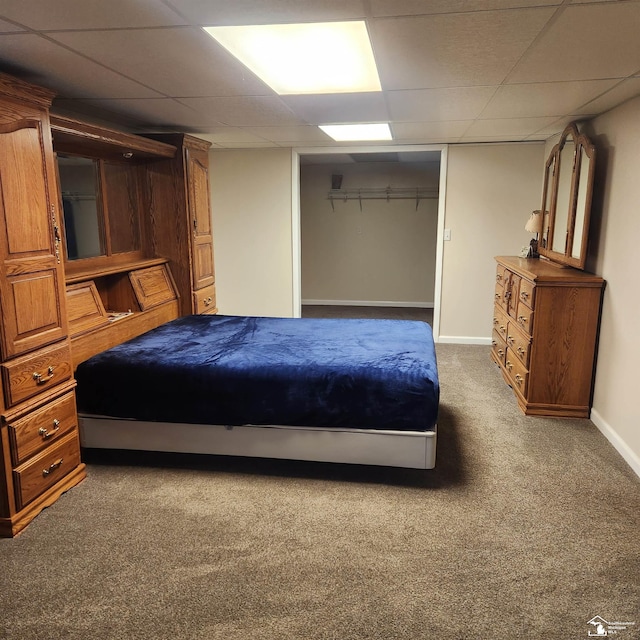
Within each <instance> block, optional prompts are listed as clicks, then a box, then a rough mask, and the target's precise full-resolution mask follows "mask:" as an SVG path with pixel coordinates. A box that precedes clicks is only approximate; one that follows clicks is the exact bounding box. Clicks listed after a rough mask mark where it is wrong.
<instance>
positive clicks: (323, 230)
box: [293, 145, 447, 339]
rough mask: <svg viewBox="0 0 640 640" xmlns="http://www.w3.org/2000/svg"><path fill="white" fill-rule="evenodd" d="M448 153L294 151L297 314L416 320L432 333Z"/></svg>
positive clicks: (420, 149) (436, 149)
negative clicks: (427, 326)
mask: <svg viewBox="0 0 640 640" xmlns="http://www.w3.org/2000/svg"><path fill="white" fill-rule="evenodd" d="M446 150H447V149H446V146H433V145H429V146H426V145H425V146H411V147H386V148H384V147H377V148H364V149H363V148H353V149H340V152H339V153H336V151H335V149H332V150H328V149H300V150H298V151H297V152H296V153H295V154H294V156H295V157H294V159H293V165H294V166H293V172H294V176H293V177H294V179H293V184H294V203H293V205H294V206H293V212H294V224H293V229H294V234H293V235H294V241H293V245H294V247H293V251H294V260H293V263H294V304H293V309H294V313H295V312H296V311H297V315H298V317H342V318H346V317H359V318H392V319H395V318H400V319H415V320H422V321H425V322H428V323H429V324H431V326H432V327H433V329H434V336H435V337H436V339H437V335H438V329H439V308H440V284H441V271H442V239H443V231H444V195H445V194H444V187H445V185H446ZM296 187H297V192H296ZM296 214H297V215H296Z"/></svg>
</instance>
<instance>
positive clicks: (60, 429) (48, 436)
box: [8, 391, 78, 466]
mask: <svg viewBox="0 0 640 640" xmlns="http://www.w3.org/2000/svg"><path fill="white" fill-rule="evenodd" d="M77 426H78V418H77V414H76V397H75V393H74V392H73V391H71V392H70V393H67V394H65V395H64V396H62V397H60V398H56V399H55V400H53V401H52V402H48V403H47V404H46V405H44V406H43V407H40V408H39V409H36V410H35V411H32V412H31V413H30V414H28V415H27V416H26V417H24V418H21V419H19V420H15V421H11V422H9V424H8V430H9V440H10V442H11V457H12V461H13V464H14V466H18V465H19V464H22V463H23V462H25V460H27V459H29V458H30V457H31V456H33V455H35V454H36V453H38V451H41V450H42V449H44V448H46V447H48V446H49V445H50V444H52V443H53V442H56V441H58V440H60V439H61V438H62V436H64V435H66V434H67V433H69V432H70V431H71V430H72V429H75V428H76V427H77Z"/></svg>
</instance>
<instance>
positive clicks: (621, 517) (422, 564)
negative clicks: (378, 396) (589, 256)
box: [0, 345, 640, 640]
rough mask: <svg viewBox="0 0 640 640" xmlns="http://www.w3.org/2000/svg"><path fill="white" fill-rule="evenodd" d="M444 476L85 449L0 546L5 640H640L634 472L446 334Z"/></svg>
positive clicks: (579, 426)
mask: <svg viewBox="0 0 640 640" xmlns="http://www.w3.org/2000/svg"><path fill="white" fill-rule="evenodd" d="M438 359H439V370H440V380H441V385H442V406H441V413H440V419H439V441H438V461H437V468H436V469H435V470H433V471H415V470H398V469H386V468H372V467H351V466H339V465H329V464H312V463H299V462H276V461H267V460H250V459H225V458H215V457H211V458H206V457H199V456H169V455H140V454H123V453H115V454H114V453H110V454H100V455H97V454H96V453H95V452H93V453H91V452H85V459H86V461H87V462H88V463H89V464H88V471H89V476H88V478H87V480H85V481H84V482H83V483H82V484H81V485H79V486H78V487H76V488H75V489H73V490H71V491H69V492H68V493H67V494H65V495H64V496H63V497H62V498H61V499H60V500H59V501H58V502H57V503H56V504H55V505H54V506H52V507H51V508H49V509H47V510H46V511H45V512H43V513H42V514H41V515H40V516H39V517H38V518H36V520H35V521H34V522H33V523H32V524H31V525H30V526H29V527H28V528H27V529H26V530H25V531H24V532H23V533H22V534H21V535H20V536H18V537H17V538H16V539H13V540H0V567H1V574H0V611H1V615H0V638H3V639H6V640H19V639H20V640H39V639H43V640H44V639H47V640H51V639H56V640H58V639H62V638H65V639H74V640H75V639H87V638H89V639H96V640H97V639H100V640H111V639H113V640H115V639H118V640H122V639H125V640H134V639H140V640H147V639H149V640H159V639H169V638H171V639H179V640H182V639H184V640H187V639H188V640H214V639H220V640H222V639H224V640H292V639H296V640H320V639H323V640H325V639H326V640H363V639H372V640H373V639H376V640H390V639H396V638H397V639H403V640H404V639H406V640H419V639H420V640H421V639H426V638H438V639H451V640H463V639H469V640H476V639H478V640H479V639H491V640H493V639H508V640H513V639H520V638H527V639H528V638H531V639H536V640H547V639H558V640H560V639H562V640H565V639H566V640H581V639H586V638H587V637H588V633H589V631H591V632H594V630H595V628H594V627H593V626H589V625H588V621H589V620H591V619H592V618H593V617H594V616H597V615H599V616H601V617H602V618H604V619H605V620H607V621H609V622H612V621H621V622H635V623H636V624H635V625H633V626H629V627H628V628H627V629H626V630H624V631H622V630H621V631H619V632H618V634H617V635H616V636H615V637H617V638H619V639H620V640H631V639H632V638H639V637H640V606H639V605H640V597H639V596H640V543H639V534H640V481H639V480H638V478H637V477H636V476H635V475H634V474H633V473H632V471H631V470H630V469H629V468H628V467H627V465H626V464H625V462H624V461H623V460H622V459H621V458H620V457H619V456H618V454H617V453H616V452H615V451H614V450H613V448H612V447H611V446H610V445H609V444H608V442H607V441H606V440H605V439H604V437H603V436H602V435H601V434H600V433H599V432H598V430H597V429H596V428H595V427H594V426H593V425H592V424H591V423H590V422H589V421H588V420H557V419H556V420H551V419H540V418H526V417H524V416H523V415H522V414H521V413H520V412H519V411H518V409H517V408H516V404H515V400H514V398H513V395H512V392H511V390H510V389H509V388H508V387H506V386H505V385H504V383H503V381H502V378H501V376H500V374H499V372H498V371H497V369H496V368H495V367H494V366H493V365H492V364H491V362H490V359H489V348H488V347H475V346H455V345H439V346H438Z"/></svg>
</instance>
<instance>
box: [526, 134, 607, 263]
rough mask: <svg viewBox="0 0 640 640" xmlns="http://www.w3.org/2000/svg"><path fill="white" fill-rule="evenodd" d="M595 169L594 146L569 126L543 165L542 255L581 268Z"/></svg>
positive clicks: (585, 246) (584, 252) (585, 255)
mask: <svg viewBox="0 0 640 640" xmlns="http://www.w3.org/2000/svg"><path fill="white" fill-rule="evenodd" d="M594 169H595V147H594V146H593V145H592V144H591V141H590V140H589V138H587V136H586V135H584V134H583V133H580V132H579V131H578V128H577V127H576V125H575V124H574V123H572V124H570V125H569V126H567V127H566V129H565V130H564V131H563V133H562V136H561V137H560V141H559V142H558V144H557V145H556V146H555V147H554V148H553V150H552V151H551V153H550V155H549V158H548V159H547V162H546V164H545V174H544V185H543V193H542V211H543V216H542V237H541V240H540V243H539V246H538V251H539V253H540V255H541V256H544V257H545V258H548V259H549V260H552V261H553V262H556V263H559V264H563V265H566V266H570V267H574V268H576V269H584V266H585V262H586V257H587V241H588V237H589V217H590V211H591V194H592V189H593V176H594Z"/></svg>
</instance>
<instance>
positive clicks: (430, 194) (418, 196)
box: [327, 187, 438, 211]
mask: <svg viewBox="0 0 640 640" xmlns="http://www.w3.org/2000/svg"><path fill="white" fill-rule="evenodd" d="M437 197H438V190H437V189H428V188H423V187H384V188H364V189H331V190H330V191H329V193H328V195H327V199H328V200H330V201H331V208H332V209H333V210H334V211H335V206H334V202H335V201H336V200H342V201H344V202H346V201H347V200H358V201H359V202H360V210H361V211H362V201H363V200H387V201H390V200H415V201H416V209H417V208H418V205H419V204H420V200H428V199H434V198H437Z"/></svg>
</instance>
